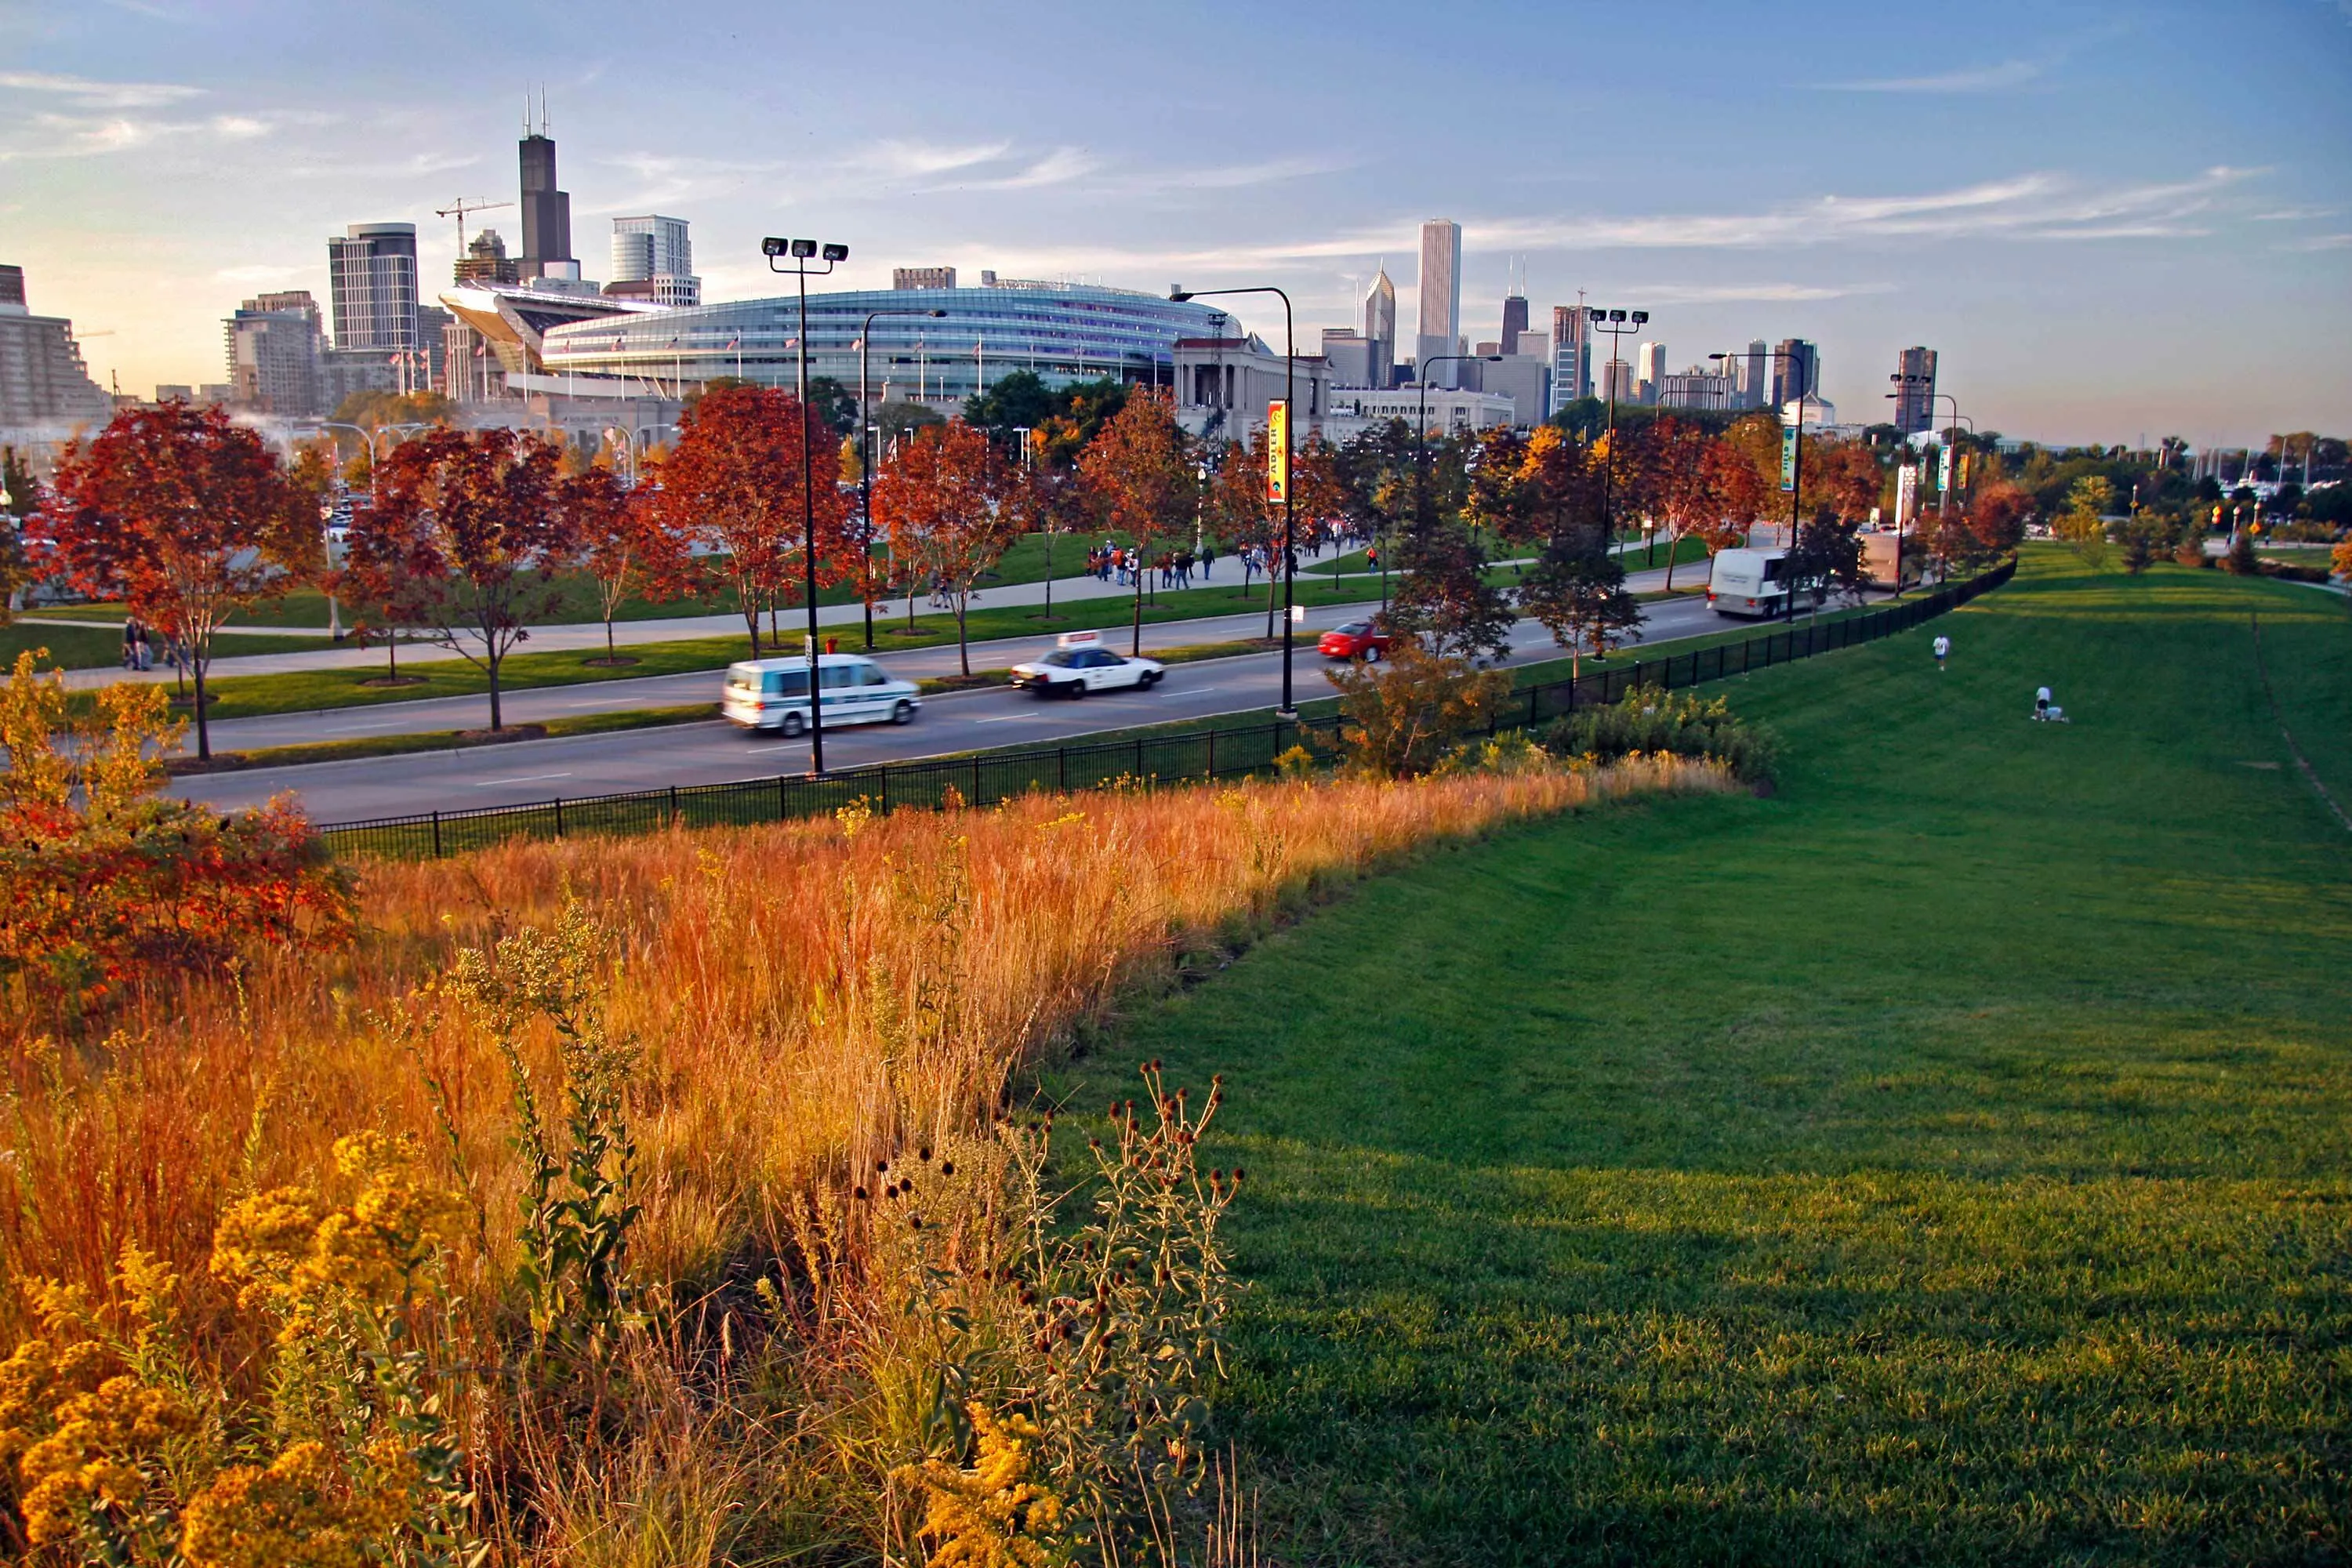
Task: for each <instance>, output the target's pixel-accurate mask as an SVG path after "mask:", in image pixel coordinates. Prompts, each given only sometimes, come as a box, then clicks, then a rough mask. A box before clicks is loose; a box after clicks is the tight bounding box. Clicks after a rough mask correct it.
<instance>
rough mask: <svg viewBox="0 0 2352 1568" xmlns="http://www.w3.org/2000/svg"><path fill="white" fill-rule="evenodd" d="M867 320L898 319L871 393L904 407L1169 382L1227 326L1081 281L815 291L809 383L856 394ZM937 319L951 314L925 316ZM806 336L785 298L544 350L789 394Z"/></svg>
mask: <svg viewBox="0 0 2352 1568" xmlns="http://www.w3.org/2000/svg"><path fill="white" fill-rule="evenodd" d="M869 310H887V311H891V312H894V313H893V314H891V315H887V316H884V317H883V318H882V319H880V320H879V321H876V322H875V323H874V342H873V347H872V352H871V356H870V361H869V364H870V371H869V374H870V375H871V377H872V390H873V393H874V395H875V396H877V398H878V397H880V396H882V395H883V390H884V388H885V386H886V385H887V388H888V392H889V395H890V396H892V397H894V398H915V399H918V400H920V401H923V402H929V403H940V402H946V401H952V400H955V399H960V398H964V397H969V396H971V395H972V394H973V393H975V392H977V391H979V390H981V389H982V387H984V386H992V385H994V384H996V383H997V382H999V381H1002V380H1003V378H1004V377H1005V376H1006V375H1008V374H1012V373H1013V372H1014V371H1016V370H1029V371H1034V372H1035V373H1036V374H1038V375H1039V376H1040V377H1042V378H1043V379H1044V380H1045V383H1046V384H1048V385H1062V384H1067V383H1069V382H1074V381H1093V380H1097V379H1098V378H1103V377H1109V378H1114V379H1117V380H1121V381H1139V382H1145V383H1153V384H1160V385H1163V386H1165V385H1171V384H1172V382H1173V366H1174V355H1175V348H1176V342H1177V340H1178V339H1180V338H1192V337H1202V336H1213V335H1215V334H1216V333H1217V332H1218V331H1222V330H1223V328H1224V327H1225V325H1226V323H1227V321H1228V320H1229V318H1227V317H1226V315H1225V314H1224V312H1223V311H1221V310H1215V309H1214V308H1213V307H1210V306H1207V305H1202V304H1198V303H1192V302H1185V303H1181V304H1180V303H1178V302H1176V301H1174V300H1164V299H1161V298H1160V297H1159V296H1157V295H1152V294H1143V293H1138V292H1135V291H1133V290H1130V289H1106V288H1099V287H1096V286H1094V285H1090V284H1076V283H1050V284H1048V283H1037V284H1024V283H1003V284H992V285H988V286H984V287H982V288H977V289H859V290H856V291H853V292H845V293H827V294H814V293H813V294H811V295H810V296H809V300H808V321H809V362H808V373H809V375H810V377H811V378H812V379H814V378H815V377H817V376H821V375H829V376H831V377H833V378H834V380H835V381H836V382H838V383H840V384H842V385H844V386H846V387H850V388H852V389H855V388H856V385H857V363H858V345H857V338H858V332H859V330H860V329H861V328H862V327H863V326H864V325H865V322H866V312H867V311H869ZM930 310H940V311H944V312H945V314H944V315H942V316H940V317H938V318H936V319H932V318H929V317H927V316H924V315H922V314H921V312H926V311H930ZM897 312H915V313H916V314H914V315H912V316H909V315H906V314H898V313H897ZM799 337H800V300H799V298H798V297H797V296H796V295H785V296H782V297H780V298H776V299H768V300H734V301H730V302H728V303H724V304H712V305H700V306H696V307H693V308H691V309H683V310H664V311H661V312H659V313H658V314H650V315H645V316H635V317H631V318H629V319H627V320H623V321H614V320H607V321H582V322H577V323H573V324H571V325H566V326H562V327H556V328H554V329H552V330H551V331H549V332H548V333H547V335H546V339H545V344H544V350H543V354H544V359H545V363H546V367H547V370H548V372H549V373H550V374H558V375H562V374H572V375H578V376H582V377H586V376H592V375H593V376H599V377H624V378H627V379H629V380H631V381H640V382H644V383H647V384H652V385H654V386H658V387H667V386H673V385H675V384H686V385H692V384H694V383H696V382H698V381H705V380H708V379H709V378H711V377H714V376H721V375H740V376H741V377H743V378H745V379H746V380H750V381H755V382H759V383H761V384H772V385H778V386H791V385H792V384H793V381H794V378H795V377H796V376H797V374H799V346H798V339H799Z"/></svg>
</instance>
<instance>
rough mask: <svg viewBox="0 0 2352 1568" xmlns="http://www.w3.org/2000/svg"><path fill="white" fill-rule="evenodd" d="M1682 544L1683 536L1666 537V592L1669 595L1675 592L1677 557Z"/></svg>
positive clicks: (1674, 534) (1670, 535)
mask: <svg viewBox="0 0 2352 1568" xmlns="http://www.w3.org/2000/svg"><path fill="white" fill-rule="evenodd" d="M1682 543H1683V536H1682V535H1681V534H1679V533H1669V534H1667V535H1666V592H1667V593H1669V594H1671V593H1673V592H1674V591H1675V555H1676V554H1677V553H1678V552H1680V551H1681V549H1682Z"/></svg>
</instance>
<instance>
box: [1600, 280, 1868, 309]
mask: <svg viewBox="0 0 2352 1568" xmlns="http://www.w3.org/2000/svg"><path fill="white" fill-rule="evenodd" d="M1893 292H1895V285H1894V284H1892V283H1729V284H1725V285H1722V286H1720V287H1709V286H1704V285H1683V284H1676V283H1652V284H1646V285H1644V286H1643V289H1642V298H1643V299H1644V300H1650V301H1652V302H1653V303H1655V304H1660V305H1721V304H1740V303H1745V302H1748V301H1762V302H1764V303H1767V304H1788V303H1802V302H1804V301H1806V300H1851V299H1853V298H1854V297H1855V296H1856V295H1861V294H1892V293H1893Z"/></svg>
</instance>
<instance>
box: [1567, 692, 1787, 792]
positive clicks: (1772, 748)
mask: <svg viewBox="0 0 2352 1568" xmlns="http://www.w3.org/2000/svg"><path fill="white" fill-rule="evenodd" d="M1544 744H1545V747H1546V749H1548V750H1549V751H1550V752H1554V753H1555V754H1557V755H1561V756H1570V757H1589V758H1591V759H1593V760H1595V761H1598V762H1612V761H1614V760H1615V759H1617V758H1619V757H1623V756H1628V755H1632V754H1634V753H1637V752H1653V753H1654V752H1669V753H1671V754H1673V755H1675V756H1680V757H1712V758H1713V759H1715V760H1716V761H1717V762H1719V763H1723V764H1725V765H1726V766H1727V767H1728V768H1730V769H1731V771H1732V773H1733V775H1734V776H1735V777H1737V778H1739V779H1741V780H1743V781H1745V782H1747V783H1749V784H1760V783H1762V782H1764V781H1766V780H1769V778H1771V776H1772V772H1773V767H1774V764H1775V763H1776V762H1777V760H1778V758H1779V754H1780V740H1779V737H1777V736H1776V735H1774V734H1773V732H1772V731H1770V730H1769V729H1767V728H1766V727H1765V726H1763V725H1761V724H1751V723H1748V721H1745V720H1743V719H1740V718H1738V717H1736V716H1735V715H1734V714H1733V713H1732V711H1731V708H1730V705H1729V704H1728V703H1727V702H1726V701H1725V700H1723V699H1722V698H1720V697H1718V698H1716V699H1715V700H1712V701H1701V700H1699V699H1698V698H1696V697H1694V696H1692V695H1691V694H1690V693H1688V692H1683V693H1681V694H1679V695H1676V694H1675V693H1672V692H1667V691H1662V690H1660V689H1657V688H1655V687H1647V686H1645V687H1640V688H1637V689H1634V690H1632V691H1629V692H1627V693H1626V694H1625V695H1624V697H1623V698H1622V699H1621V700H1618V701H1615V702H1612V703H1611V704H1609V705H1608V706H1607V707H1605V708H1586V709H1582V710H1579V711H1577V712H1574V713H1570V714H1569V715H1568V716H1567V717H1565V718H1562V719H1559V720H1556V721H1553V723H1552V724H1551V726H1550V727H1549V730H1548V731H1546V733H1545V737H1544Z"/></svg>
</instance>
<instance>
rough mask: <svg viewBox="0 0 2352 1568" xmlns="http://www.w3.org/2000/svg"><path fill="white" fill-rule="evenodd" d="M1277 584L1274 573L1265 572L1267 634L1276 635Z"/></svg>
mask: <svg viewBox="0 0 2352 1568" xmlns="http://www.w3.org/2000/svg"><path fill="white" fill-rule="evenodd" d="M1276 586H1277V584H1276V582H1275V577H1274V574H1273V573H1271V572H1269V573H1267V574H1265V635H1266V636H1268V637H1272V636H1273V635H1274V590H1275V588H1276Z"/></svg>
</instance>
